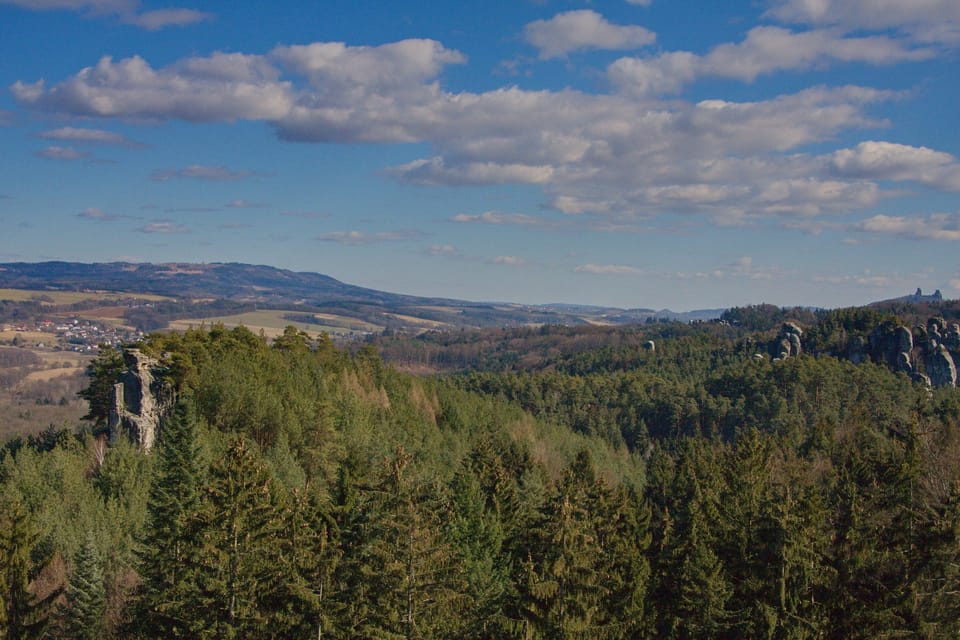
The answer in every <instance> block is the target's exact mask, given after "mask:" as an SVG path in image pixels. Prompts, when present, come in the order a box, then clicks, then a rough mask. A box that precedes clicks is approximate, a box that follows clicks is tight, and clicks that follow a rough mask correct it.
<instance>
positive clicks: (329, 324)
mask: <svg viewBox="0 0 960 640" xmlns="http://www.w3.org/2000/svg"><path fill="white" fill-rule="evenodd" d="M289 313H290V312H289V311H278V310H259V311H250V312H247V313H240V314H237V315H232V316H219V317H214V318H196V319H187V320H174V321H172V322H171V323H170V324H169V328H170V329H172V330H174V331H185V330H187V329H189V328H191V327H193V328H197V327H201V326H206V327H209V326H210V325H213V324H217V323H221V324H223V325H224V326H226V327H227V328H233V327H237V326H244V327H246V328H247V329H250V330H251V331H253V332H254V333H259V332H261V331H262V332H263V334H264V335H265V336H266V337H267V338H275V337H277V336H279V335H282V334H283V330H284V329H285V328H286V327H288V326H291V325H292V326H294V327H296V328H297V329H299V330H300V331H304V332H306V333H307V334H308V335H310V336H312V337H316V336H318V335H320V334H321V333H341V334H343V333H348V334H354V333H362V332H365V331H379V330H380V329H381V327H378V326H377V325H373V324H370V323H366V322H362V321H357V320H354V319H353V318H343V317H339V316H334V315H332V314H322V315H323V317H322V318H321V317H319V316H317V320H318V322H317V323H316V324H314V323H307V322H294V321H292V320H288V319H286V318H284V316H285V315H287V314H289ZM324 322H325V323H326V324H324ZM334 323H336V324H334ZM338 325H346V326H338Z"/></svg>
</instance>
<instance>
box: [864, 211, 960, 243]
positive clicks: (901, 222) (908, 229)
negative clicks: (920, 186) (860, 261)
mask: <svg viewBox="0 0 960 640" xmlns="http://www.w3.org/2000/svg"><path fill="white" fill-rule="evenodd" d="M851 230H852V231H863V232H866V233H874V234H881V235H894V236H899V237H902V238H912V239H915V240H946V241H952V242H956V241H958V240H960V214H957V213H954V214H949V213H935V214H931V215H929V216H910V217H907V216H887V215H876V216H872V217H870V218H867V219H866V220H862V221H861V222H858V223H857V224H855V225H853V226H852V227H851Z"/></svg>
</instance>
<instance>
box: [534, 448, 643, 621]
mask: <svg viewBox="0 0 960 640" xmlns="http://www.w3.org/2000/svg"><path fill="white" fill-rule="evenodd" d="M646 522H647V517H646V516H645V515H644V514H643V513H642V512H640V511H634V509H633V507H632V505H630V504H629V503H628V500H627V492H626V490H625V489H624V490H622V491H620V490H618V491H614V490H611V489H610V488H609V487H608V486H607V485H606V483H605V482H604V481H603V480H601V479H599V478H597V477H596V475H595V472H594V469H593V465H592V463H591V461H590V457H589V456H588V455H587V454H586V452H581V453H579V454H578V455H577V457H576V458H575V460H574V461H573V462H572V463H571V465H570V467H569V468H568V469H567V471H566V473H565V474H564V478H563V480H562V481H561V482H560V484H559V486H558V490H557V494H556V495H555V496H553V497H552V498H551V499H550V500H549V501H548V502H547V504H546V505H544V508H543V509H542V510H541V515H540V519H539V522H538V523H537V524H536V525H535V526H534V528H533V530H532V532H531V538H530V540H529V543H528V550H529V552H528V555H527V557H526V558H525V559H524V560H523V561H522V563H521V574H520V576H519V580H518V581H519V583H520V591H521V611H520V615H521V616H522V619H523V624H522V625H520V626H521V627H522V628H524V629H525V633H531V632H532V633H536V634H537V635H538V637H544V638H562V639H567V638H621V637H628V636H633V635H637V634H639V633H640V631H641V630H642V629H643V628H644V607H643V600H644V595H645V591H646V583H647V577H648V574H649V568H648V567H647V565H646V562H645V561H644V559H643V558H644V556H643V554H644V552H645V550H646V546H647V544H648V543H649V538H648V536H647V531H646Z"/></svg>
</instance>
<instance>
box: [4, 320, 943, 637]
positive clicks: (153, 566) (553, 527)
mask: <svg viewBox="0 0 960 640" xmlns="http://www.w3.org/2000/svg"><path fill="white" fill-rule="evenodd" d="M741 315H743V317H744V318H746V317H747V315H749V314H746V315H744V314H741ZM828 320H829V321H827V322H825V323H824V324H822V325H819V326H820V329H819V330H820V331H821V333H820V334H817V335H818V336H824V337H823V339H824V340H827V341H829V340H831V339H833V338H830V337H829V336H831V335H834V334H832V333H831V331H835V330H838V329H837V327H841V326H842V327H847V326H850V327H852V326H854V325H855V324H856V323H857V322H859V321H860V318H859V316H858V315H857V314H849V317H847V316H843V315H842V314H841V315H838V316H836V317H832V318H830V319H828ZM831 323H832V324H831ZM846 330H847V329H844V331H846ZM654 334H655V335H654ZM651 335H654V338H655V342H656V346H655V349H651V348H649V347H648V346H645V344H646V342H647V341H648V340H650V339H652V338H651ZM749 337H750V336H749V335H748V334H747V333H745V332H744V330H743V329H741V328H735V327H729V326H721V325H702V326H687V325H678V324H676V323H668V324H665V325H658V326H647V325H645V326H643V327H637V328H634V329H632V330H628V329H623V328H618V329H615V330H614V329H612V330H610V331H609V332H606V333H605V332H603V331H598V330H596V329H592V328H587V329H582V330H572V329H565V328H546V329H543V330H511V331H503V332H501V334H500V338H495V337H494V336H493V334H492V333H490V334H488V335H486V337H484V338H483V339H482V342H481V343H480V344H482V348H483V350H484V352H485V354H486V355H484V356H483V358H484V362H485V363H486V364H485V365H484V366H483V367H481V368H482V369H484V370H482V371H473V372H467V373H462V374H458V375H450V376H446V377H432V378H417V377H414V376H412V375H408V374H404V373H400V372H399V371H397V370H396V369H394V368H392V367H391V366H388V365H387V364H386V363H385V362H384V360H382V359H381V358H380V356H379V355H378V353H377V351H376V350H375V349H374V348H372V347H369V346H367V347H365V348H362V349H358V350H356V352H355V353H352V354H351V353H349V352H347V351H341V350H339V349H337V348H335V347H334V346H333V345H332V344H331V343H330V342H329V341H327V340H321V341H319V342H317V341H311V340H310V339H308V337H307V336H306V335H304V334H301V333H298V332H297V331H295V330H292V329H291V330H288V331H287V332H286V333H285V334H284V335H283V336H282V337H280V338H278V339H276V340H274V341H273V342H272V343H268V341H266V340H265V339H264V338H263V337H261V336H258V335H255V334H253V333H251V332H250V331H248V330H246V329H242V328H240V329H233V330H227V329H225V328H223V327H219V326H217V327H213V328H211V329H209V330H191V331H188V332H186V333H183V334H166V335H154V336H151V337H149V338H148V339H147V340H146V341H145V342H144V343H143V344H141V345H139V346H140V348H141V349H142V350H143V351H145V352H147V353H149V354H151V355H153V356H154V357H156V358H158V359H160V360H161V361H162V363H163V364H164V366H165V371H166V373H165V375H166V377H167V382H169V384H170V385H171V387H172V388H173V389H175V390H176V394H177V396H178V398H179V402H178V403H177V405H176V408H175V409H174V411H172V413H171V414H170V415H169V416H168V417H167V418H166V419H165V421H164V424H163V426H162V429H161V434H160V437H159V440H158V444H157V446H156V447H155V449H154V450H153V451H151V452H149V453H143V452H139V451H137V450H136V449H135V448H134V447H133V446H132V445H130V444H129V443H127V442H125V441H124V440H123V439H116V440H114V441H113V443H112V444H111V446H110V447H109V448H108V450H107V452H106V455H104V454H103V451H102V441H101V440H99V439H97V438H94V437H93V436H92V435H90V429H89V427H87V428H79V429H77V430H76V431H75V432H70V431H57V430H52V431H50V432H49V433H48V434H46V435H45V436H44V437H35V438H31V439H29V440H27V441H23V440H18V441H11V442H10V443H8V444H7V445H6V446H4V447H3V449H2V450H0V490H2V493H0V496H2V506H3V508H2V509H0V553H2V554H3V559H4V562H3V563H2V564H0V588H2V594H0V595H2V599H0V622H2V625H3V626H2V631H0V637H3V638H20V637H42V634H43V633H44V631H43V629H44V627H47V628H48V629H49V631H48V632H47V633H48V634H51V635H52V634H54V633H57V634H59V635H63V634H65V633H69V634H71V635H72V636H73V637H105V638H114V637H117V638H119V637H124V638H127V637H130V638H137V637H139V638H175V637H184V638H206V637H209V638H264V637H277V638H286V637H322V638H374V637H375V638H510V637H514V638H645V637H647V638H731V639H732V638H777V639H785V640H786V639H791V640H793V639H801V638H837V639H840V638H878V637H914V638H955V637H956V636H957V633H958V632H960V624H958V622H957V620H958V619H960V596H958V595H957V594H958V593H960V571H958V566H960V539H958V535H960V484H958V480H960V397H958V392H957V391H956V390H955V389H937V390H934V391H930V390H929V389H927V388H926V387H924V386H922V385H918V384H916V383H914V382H911V381H910V379H908V378H907V377H906V376H905V375H903V374H896V373H894V372H892V371H890V370H888V369H887V368H885V367H883V366H881V365H878V364H872V363H869V362H868V363H864V364H861V365H854V364H851V363H849V362H846V361H842V360H839V359H836V358H833V357H830V356H827V355H819V356H818V357H814V356H811V355H803V356H800V357H794V358H790V359H787V360H784V361H778V362H771V361H770V360H769V359H757V358H754V357H753V353H754V349H753V348H752V347H751V342H750V340H748V338H749ZM446 339H447V341H448V342H449V344H450V346H451V348H452V351H450V352H448V354H447V355H448V356H449V357H450V358H452V359H454V360H456V359H462V358H464V357H465V355H464V354H466V353H467V351H468V349H472V348H473V347H472V346H471V345H475V344H477V342H476V341H475V340H474V338H468V337H465V336H460V337H457V336H449V337H447V338H446ZM818 339H820V338H818ZM442 340H443V339H442V337H441V336H436V335H435V336H432V337H431V338H430V339H429V345H430V349H431V350H433V351H431V353H432V355H430V358H435V359H442V358H443V357H446V356H443V355H442V354H443V353H444V349H445V348H446V347H445V346H444V345H443V344H442ZM528 343H529V344H533V345H539V347H536V348H534V349H532V350H529V351H527V350H526V347H525V346H524V345H526V344H528ZM393 344H394V346H393V347H391V348H392V349H395V350H400V351H402V349H404V348H406V347H402V348H401V346H400V343H399V342H395V343H393ZM488 350H492V351H488ZM496 353H500V354H501V355H502V356H503V360H502V361H499V363H498V361H497V359H496V358H495V357H494V356H493V355H492V354H496ZM525 353H526V354H527V355H526V356H525V355H524V354H525ZM515 355H516V356H517V357H514V356H515ZM117 356H118V354H117V353H116V352H111V351H106V352H104V354H103V355H102V356H101V358H100V359H99V360H98V361H97V362H96V363H94V365H93V366H92V367H91V369H90V373H91V382H90V388H89V390H88V392H86V396H87V397H88V399H89V400H90V403H91V417H90V419H91V420H92V421H94V422H96V421H98V420H99V419H100V416H101V415H103V411H104V405H103V404H102V402H103V400H104V397H103V390H105V389H108V388H111V385H112V383H113V382H114V381H115V379H116V377H117V376H118V375H119V374H120V370H121V369H120V367H119V366H118V365H117ZM54 605H56V606H54ZM64 630H68V631H64Z"/></svg>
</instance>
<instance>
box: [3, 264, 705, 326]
mask: <svg viewBox="0 0 960 640" xmlns="http://www.w3.org/2000/svg"><path fill="white" fill-rule="evenodd" d="M0 288H15V289H39V290H44V289H46V290H103V291H117V292H125V293H151V294H158V295H165V296H171V297H175V298H220V299H226V300H232V301H236V302H244V303H255V304H257V305H258V306H261V307H263V308H282V309H299V308H303V309H304V310H307V309H310V310H322V311H325V312H329V313H336V314H339V315H343V316H349V317H354V318H359V319H365V320H371V321H374V322H377V323H378V324H384V325H386V326H391V325H396V324H397V322H396V321H392V320H391V318H396V317H401V316H403V317H409V318H411V319H415V320H419V321H421V322H425V323H439V326H443V325H448V326H453V327H456V326H515V325H521V324H543V323H551V324H582V323H588V322H602V323H609V324H627V323H634V322H642V321H644V320H646V319H647V318H650V317H654V318H668V319H672V320H682V321H689V320H705V319H710V318H717V317H719V316H720V314H721V313H722V312H723V309H709V310H701V311H691V312H683V313H675V312H672V311H669V310H662V311H655V310H653V309H619V308H609V307H595V306H589V305H569V304H550V305H520V304H514V303H491V302H469V301H464V300H452V299H448V298H433V297H421V296H410V295H403V294H396V293H389V292H385V291H377V290H375V289H367V288H364V287H358V286H354V285H350V284H346V283H344V282H341V281H339V280H336V279H334V278H331V277H330V276H326V275H323V274H319V273H309V272H295V271H289V270H286V269H277V268H276V267H270V266H264V265H250V264H240V263H209V264H208V263H204V264H192V263H163V264H150V263H129V262H110V263H93V264H89V263H79V262H36V263H28V262H14V263H5V264H0Z"/></svg>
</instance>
